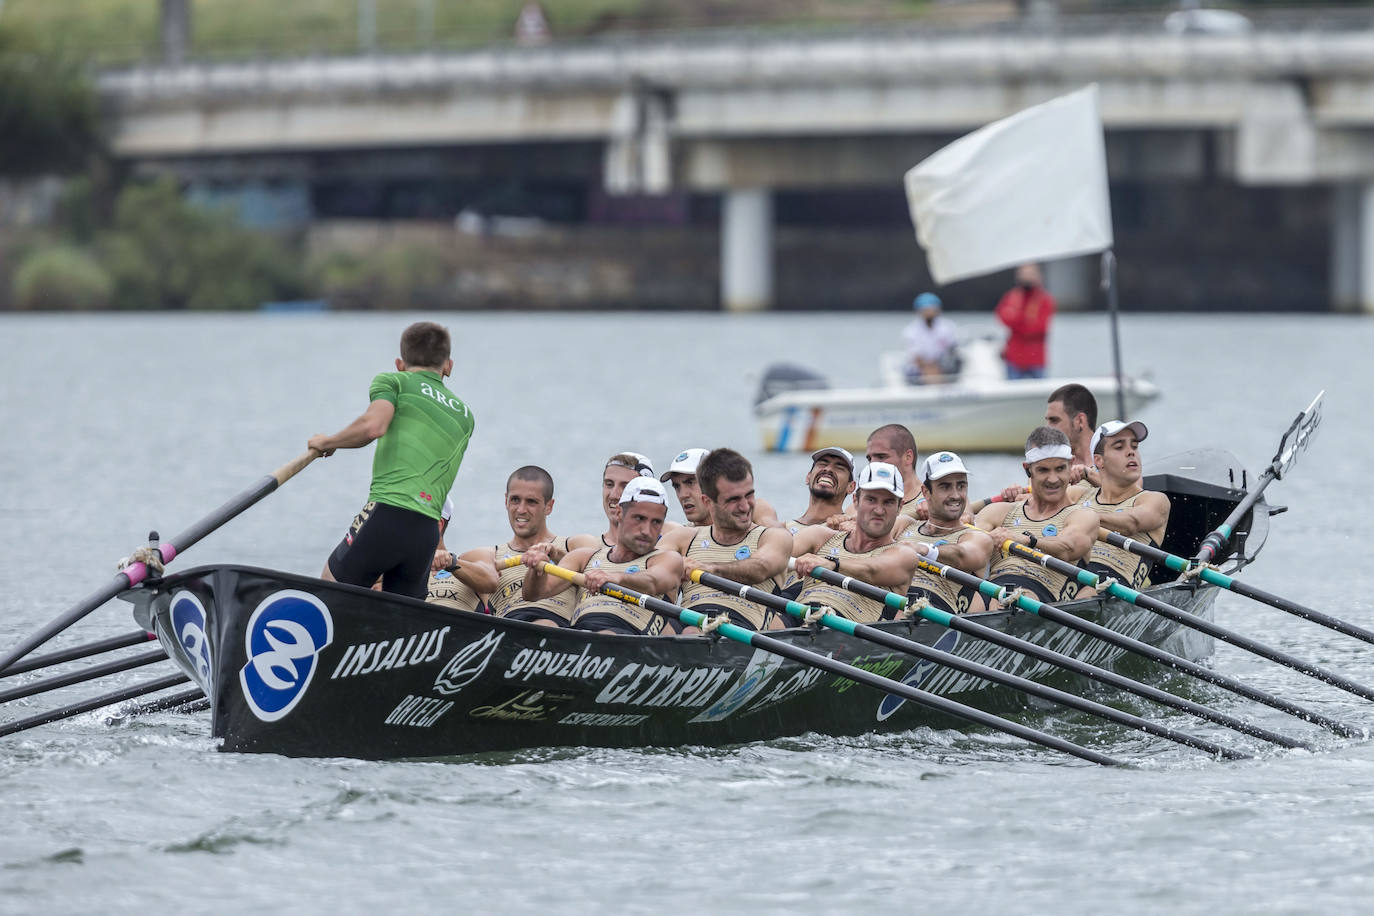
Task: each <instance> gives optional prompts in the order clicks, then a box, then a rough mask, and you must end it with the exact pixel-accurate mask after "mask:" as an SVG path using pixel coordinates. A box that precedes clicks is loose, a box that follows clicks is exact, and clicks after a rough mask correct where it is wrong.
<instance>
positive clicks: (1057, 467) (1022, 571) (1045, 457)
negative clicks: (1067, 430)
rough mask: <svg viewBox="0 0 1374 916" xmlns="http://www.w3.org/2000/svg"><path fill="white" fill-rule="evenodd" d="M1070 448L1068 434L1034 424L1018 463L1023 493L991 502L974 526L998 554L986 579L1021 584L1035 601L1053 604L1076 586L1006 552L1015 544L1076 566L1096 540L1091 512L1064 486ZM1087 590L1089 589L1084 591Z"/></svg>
mask: <svg viewBox="0 0 1374 916" xmlns="http://www.w3.org/2000/svg"><path fill="white" fill-rule="evenodd" d="M1072 459H1073V451H1072V450H1071V449H1070V448H1069V440H1068V438H1067V437H1066V436H1065V435H1064V434H1063V433H1062V432H1060V431H1059V430H1057V429H1054V428H1053V427H1049V426H1040V427H1037V428H1036V429H1035V430H1034V431H1032V432H1031V434H1030V436H1029V438H1027V439H1026V460H1025V461H1024V462H1023V463H1022V467H1023V468H1024V469H1025V471H1026V475H1027V476H1028V477H1029V479H1030V481H1031V490H1030V492H1029V493H1028V494H1026V495H1025V496H1024V497H1022V498H1021V499H1020V500H1017V501H1016V502H1013V503H995V504H993V505H990V506H987V507H986V508H984V509H983V510H982V511H981V512H979V513H978V516H977V518H976V519H974V524H976V525H977V526H978V527H979V528H982V529H983V530H984V531H987V532H988V533H989V534H990V535H991V536H992V540H993V543H994V544H995V545H996V546H997V548H998V550H999V554H998V555H997V556H995V557H994V558H993V560H992V565H991V568H990V569H989V570H988V578H989V579H991V580H992V581H993V582H994V583H995V584H997V585H1000V586H1003V587H1004V588H1007V589H1010V590H1015V589H1020V588H1023V589H1025V590H1026V591H1028V592H1030V593H1031V594H1032V595H1034V596H1035V597H1036V598H1037V599H1039V600H1040V601H1044V602H1048V603H1051V604H1053V603H1056V602H1061V601H1067V600H1070V599H1072V598H1074V597H1077V596H1078V595H1079V591H1080V589H1079V584H1078V583H1077V582H1074V581H1071V580H1069V579H1068V578H1067V577H1066V576H1063V575H1061V574H1059V573H1056V572H1053V571H1051V570H1048V569H1046V568H1045V567H1044V566H1042V565H1040V564H1039V563H1037V562H1035V561H1034V560H1031V559H1027V558H1025V557H1021V556H1019V555H1017V554H1015V553H1012V552H1011V550H1010V548H1009V546H1007V542H1009V541H1011V542H1015V543H1018V544H1022V545H1025V546H1027V547H1030V548H1031V549H1033V550H1038V551H1040V552H1042V553H1045V554H1048V555H1050V556H1053V557H1057V558H1059V559H1060V560H1064V561H1066V562H1068V563H1074V564H1077V563H1079V562H1080V561H1082V560H1083V558H1084V557H1086V556H1087V555H1088V551H1089V550H1091V549H1092V545H1093V542H1094V541H1096V540H1097V513H1096V512H1093V511H1092V510H1091V509H1086V508H1084V507H1082V506H1080V505H1078V504H1077V502H1076V501H1075V497H1076V496H1077V493H1076V492H1071V490H1070V486H1069V479H1070V462H1071V461H1072ZM1089 594H1091V592H1089Z"/></svg>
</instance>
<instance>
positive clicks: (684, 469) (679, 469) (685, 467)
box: [658, 448, 711, 482]
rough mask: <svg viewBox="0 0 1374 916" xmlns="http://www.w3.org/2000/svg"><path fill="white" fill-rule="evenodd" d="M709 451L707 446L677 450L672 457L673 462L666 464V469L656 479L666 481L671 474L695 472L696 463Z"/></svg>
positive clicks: (699, 462)
mask: <svg viewBox="0 0 1374 916" xmlns="http://www.w3.org/2000/svg"><path fill="white" fill-rule="evenodd" d="M710 451H711V450H710V449H708V448H689V449H687V451H685V452H679V453H678V456H677V457H676V458H674V459H673V463H672V464H670V465H668V470H666V471H664V472H663V473H662V474H661V475H660V476H659V478H658V479H659V480H662V481H664V482H667V480H668V478H669V477H671V476H672V475H673V474H695V473H696V472H697V465H699V464H701V459H703V458H705V457H706V456H707V455H708V454H709V453H710Z"/></svg>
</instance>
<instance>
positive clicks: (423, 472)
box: [307, 321, 473, 598]
mask: <svg viewBox="0 0 1374 916" xmlns="http://www.w3.org/2000/svg"><path fill="white" fill-rule="evenodd" d="M449 348H450V339H449V333H448V330H447V329H446V328H444V327H442V326H440V325H437V324H435V323H433V322H430V321H421V322H417V323H415V324H412V325H411V326H410V327H408V328H406V329H405V331H404V333H402V334H401V356H400V358H399V359H397V360H396V371H395V372H384V373H382V374H380V375H378V376H376V377H375V378H374V379H373V380H372V385H371V389H370V391H369V400H370V403H369V404H368V406H367V410H366V411H364V412H363V414H362V416H360V417H358V418H357V419H356V420H354V421H353V422H352V423H350V424H349V425H348V426H346V427H344V428H343V429H341V430H340V431H339V432H337V433H335V434H334V435H332V436H327V435H322V434H321V435H315V436H312V437H310V441H309V442H308V443H307V445H308V446H309V447H310V448H311V449H314V450H315V451H317V452H320V453H321V454H323V455H325V456H329V455H332V454H334V451H335V450H336V449H341V448H361V447H363V446H365V445H368V444H369V443H371V442H374V441H375V442H377V449H376V453H375V454H374V456H373V460H372V485H371V488H370V489H369V491H368V501H367V504H366V505H365V506H364V507H363V509H362V511H361V512H359V513H358V515H357V516H356V517H355V518H354V519H353V523H352V525H350V526H349V530H348V532H347V533H346V534H345V535H344V538H343V540H342V541H340V543H339V546H338V547H336V548H335V549H334V552H333V553H332V554H330V556H329V560H328V562H327V563H326V564H325V568H324V572H323V573H322V574H321V575H322V577H323V578H325V579H331V580H336V581H339V582H345V583H348V584H350V585H361V586H365V587H370V586H371V585H372V584H373V583H375V582H376V581H377V579H378V578H380V579H381V581H382V588H383V590H385V591H388V592H394V593H396V594H400V595H409V596H411V597H414V598H424V597H425V592H426V589H427V586H428V582H429V568H430V562H431V560H432V559H433V557H434V548H435V545H436V544H437V543H438V541H439V512H440V508H441V507H442V506H443V503H444V497H446V496H447V495H448V491H449V488H450V487H451V486H452V485H453V478H454V475H456V474H457V473H458V466H459V465H460V464H461V463H462V461H463V453H464V452H465V451H467V447H468V440H469V439H470V438H471V436H472V429H473V417H472V411H470V410H469V409H468V406H467V404H464V403H463V402H462V401H461V400H460V399H459V398H457V397H456V396H455V395H454V394H453V393H452V392H451V391H449V390H448V389H447V388H445V387H444V384H443V379H444V377H445V376H447V375H448V374H449V373H450V372H452V371H453V360H452V359H450V358H449Z"/></svg>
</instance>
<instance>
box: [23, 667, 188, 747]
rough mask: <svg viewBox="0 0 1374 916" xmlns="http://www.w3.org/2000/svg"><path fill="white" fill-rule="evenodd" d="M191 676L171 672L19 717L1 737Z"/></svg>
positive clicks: (67, 717) (151, 691) (79, 713)
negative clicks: (45, 710)
mask: <svg viewBox="0 0 1374 916" xmlns="http://www.w3.org/2000/svg"><path fill="white" fill-rule="evenodd" d="M189 680H190V678H189V677H187V676H186V675H184V674H169V675H167V676H166V677H160V678H158V679H157V680H155V681H145V682H144V683H142V684H135V685H134V686H133V687H125V688H122V689H120V690H116V691H114V692H113V693H106V694H102V695H100V696H98V697H92V698H91V699H89V700H82V701H81V702H79V703H72V704H71V705H69V706H63V707H61V708H60V709H54V710H52V711H51V712H42V713H39V714H38V715H36V716H29V717H28V718H27V719H18V720H16V721H14V722H10V723H8V724H6V725H3V726H0V738H3V737H5V736H6V735H12V734H14V733H15V732H22V731H25V730H26V729H30V728H37V727H38V726H40V725H47V724H48V723H49V722H56V721H58V720H60V719H70V718H71V717H72V716H79V715H81V714H82V713H83V712H90V711H91V710H93V709H99V708H101V707H102V706H109V705H110V704H112V703H122V702H124V701H125V700H132V699H133V698H134V697H141V696H145V695H147V694H150V693H157V692H158V691H159V690H166V689H167V688H168V687H175V686H176V685H177V684H184V683H186V682H187V681H189Z"/></svg>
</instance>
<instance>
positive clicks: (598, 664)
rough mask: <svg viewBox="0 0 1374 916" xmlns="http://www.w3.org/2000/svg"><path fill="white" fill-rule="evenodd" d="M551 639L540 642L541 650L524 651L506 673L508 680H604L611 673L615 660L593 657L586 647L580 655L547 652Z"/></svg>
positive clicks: (518, 654)
mask: <svg viewBox="0 0 1374 916" xmlns="http://www.w3.org/2000/svg"><path fill="white" fill-rule="evenodd" d="M547 643H548V640H547V639H541V640H539V648H537V649H521V650H520V651H519V652H517V653H515V658H514V659H512V660H511V663H510V667H509V668H507V669H506V674H505V676H506V677H507V678H519V679H520V680H521V681H522V682H523V681H528V680H529V679H530V678H532V677H534V676H535V675H537V674H542V675H544V676H545V677H566V678H576V679H578V680H600V679H601V678H603V677H605V676H606V674H607V673H608V672H609V671H610V670H611V665H613V664H615V658H614V657H613V656H608V655H591V654H589V653H590V652H591V646H583V647H582V651H581V652H580V653H578V652H555V651H552V650H550V649H545V648H544V646H545V645H546V644H547Z"/></svg>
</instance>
